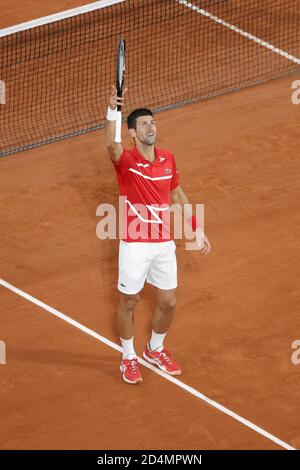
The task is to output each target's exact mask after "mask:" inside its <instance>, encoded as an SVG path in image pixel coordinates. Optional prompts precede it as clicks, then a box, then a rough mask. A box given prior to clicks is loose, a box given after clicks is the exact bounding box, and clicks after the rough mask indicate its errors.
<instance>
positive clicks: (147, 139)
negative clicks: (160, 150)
mask: <svg viewBox="0 0 300 470" xmlns="http://www.w3.org/2000/svg"><path fill="white" fill-rule="evenodd" d="M139 140H140V142H142V143H143V144H145V145H154V144H155V142H156V134H153V135H148V136H147V135H145V136H144V137H143V138H142V139H139Z"/></svg>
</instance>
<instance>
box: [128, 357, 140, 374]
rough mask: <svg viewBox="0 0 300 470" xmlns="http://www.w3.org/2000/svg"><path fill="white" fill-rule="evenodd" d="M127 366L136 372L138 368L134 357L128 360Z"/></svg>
mask: <svg viewBox="0 0 300 470" xmlns="http://www.w3.org/2000/svg"><path fill="white" fill-rule="evenodd" d="M128 368H129V369H131V370H132V372H136V371H137V369H138V361H137V360H136V359H131V361H129V365H128Z"/></svg>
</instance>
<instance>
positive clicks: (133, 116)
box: [127, 108, 153, 130]
mask: <svg viewBox="0 0 300 470" xmlns="http://www.w3.org/2000/svg"><path fill="white" fill-rule="evenodd" d="M141 116H152V117H153V113H152V111H150V109H147V108H138V109H135V110H134V111H132V112H131V113H130V114H129V116H128V118H127V127H128V129H135V130H136V120H137V118H138V117H141Z"/></svg>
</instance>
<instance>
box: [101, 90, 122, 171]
mask: <svg viewBox="0 0 300 470" xmlns="http://www.w3.org/2000/svg"><path fill="white" fill-rule="evenodd" d="M126 92H127V89H125V90H124V92H123V97H122V98H118V97H117V90H116V88H115V87H114V86H113V87H112V92H111V95H110V98H109V105H108V110H107V116H106V146H107V150H108V153H109V156H110V158H111V159H112V160H113V161H114V162H118V160H119V159H120V157H121V155H122V152H123V146H122V144H121V143H117V142H115V136H116V120H117V105H120V106H123V104H124V96H125V93H126Z"/></svg>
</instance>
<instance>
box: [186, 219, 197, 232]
mask: <svg viewBox="0 0 300 470" xmlns="http://www.w3.org/2000/svg"><path fill="white" fill-rule="evenodd" d="M187 221H188V223H189V224H190V226H191V227H192V230H193V231H194V232H195V231H196V230H197V228H199V227H200V224H199V222H198V220H197V217H196V216H195V215H192V217H190V218H189V219H187Z"/></svg>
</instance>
